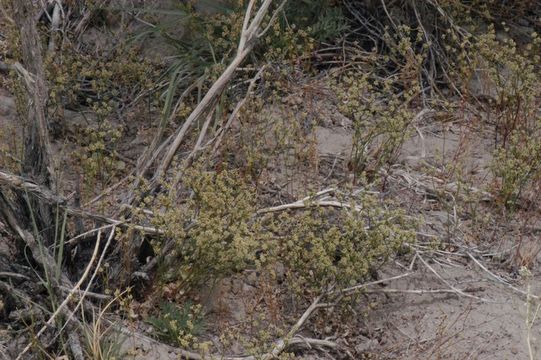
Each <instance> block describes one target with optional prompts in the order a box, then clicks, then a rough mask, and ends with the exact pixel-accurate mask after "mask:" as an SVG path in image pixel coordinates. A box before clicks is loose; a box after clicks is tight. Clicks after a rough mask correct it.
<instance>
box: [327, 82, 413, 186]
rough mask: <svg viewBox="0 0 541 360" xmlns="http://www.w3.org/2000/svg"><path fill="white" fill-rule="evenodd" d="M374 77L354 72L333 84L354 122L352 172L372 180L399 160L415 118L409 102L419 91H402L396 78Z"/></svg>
mask: <svg viewBox="0 0 541 360" xmlns="http://www.w3.org/2000/svg"><path fill="white" fill-rule="evenodd" d="M373 75H374V74H373V73H359V72H350V73H346V74H345V75H344V76H342V77H340V78H339V79H338V80H335V82H334V84H333V87H334V89H336V94H337V97H338V99H339V101H340V107H339V108H340V110H341V112H343V113H344V114H345V115H346V116H348V117H349V118H351V119H352V120H353V127H354V137H353V149H352V155H351V157H352V159H351V165H352V170H353V171H354V172H355V173H356V174H357V175H368V176H369V177H373V174H374V173H376V172H377V171H378V170H379V169H380V168H381V167H382V166H385V165H390V164H392V163H393V162H394V161H395V160H396V157H397V156H398V152H399V150H400V148H401V146H402V143H403V142H404V140H405V139H406V138H407V134H408V132H409V130H410V126H409V125H410V124H411V122H412V120H413V118H414V114H413V111H412V110H411V108H410V106H409V103H410V102H411V99H412V98H414V97H415V96H416V95H417V92H418V87H415V86H414V87H411V88H409V89H407V90H404V91H401V92H399V91H398V90H397V89H396V88H395V87H394V85H395V84H394V83H393V81H392V79H388V80H383V81H379V80H377V79H373Z"/></svg>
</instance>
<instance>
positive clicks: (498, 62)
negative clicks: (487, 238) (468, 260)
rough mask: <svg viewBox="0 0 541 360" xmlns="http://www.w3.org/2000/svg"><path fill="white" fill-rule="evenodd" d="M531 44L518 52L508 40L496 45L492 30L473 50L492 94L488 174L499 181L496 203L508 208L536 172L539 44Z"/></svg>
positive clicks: (540, 125) (540, 148)
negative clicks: (492, 138) (492, 127)
mask: <svg viewBox="0 0 541 360" xmlns="http://www.w3.org/2000/svg"><path fill="white" fill-rule="evenodd" d="M532 38H533V41H532V43H531V44H529V45H527V46H526V47H525V48H523V49H520V48H518V46H517V44H516V43H515V42H514V41H513V40H511V39H508V38H506V39H504V40H503V41H499V40H498V39H497V37H496V34H495V32H494V30H493V29H492V30H491V31H489V32H488V33H487V34H485V35H484V36H481V37H479V38H478V42H477V44H476V47H477V48H478V52H477V54H478V57H479V58H480V60H479V62H481V63H482V64H483V65H484V67H483V68H484V69H485V70H484V72H485V76H486V78H487V82H488V84H489V86H490V88H491V93H492V94H491V96H492V97H491V98H490V106H491V108H492V111H491V112H490V116H491V118H492V119H491V120H493V121H494V123H495V126H496V129H495V130H496V136H497V139H496V150H495V154H494V161H493V163H492V170H493V173H494V175H495V176H496V178H497V179H498V180H499V183H498V184H497V191H498V193H499V196H500V201H501V203H502V204H504V205H506V206H513V205H514V203H515V202H516V200H517V199H518V198H519V197H520V195H521V194H522V193H523V190H524V189H525V187H526V186H527V185H528V184H533V183H535V182H536V181H537V180H538V179H539V175H540V171H541V168H540V165H541V164H540V163H539V156H540V154H541V152H540V151H541V142H540V141H539V135H540V132H541V118H540V117H539V114H538V109H539V97H540V95H541V86H539V81H540V80H541V78H540V77H539V69H540V68H541V61H540V57H539V49H540V44H541V41H540V40H539V36H538V35H537V34H533V35H532Z"/></svg>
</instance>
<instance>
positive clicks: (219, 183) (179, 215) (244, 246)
mask: <svg viewBox="0 0 541 360" xmlns="http://www.w3.org/2000/svg"><path fill="white" fill-rule="evenodd" d="M183 186H184V187H185V191H186V192H187V194H189V196H188V198H187V200H186V203H185V204H184V205H183V206H181V207H178V205H177V204H176V197H177V192H176V191H173V190H171V191H169V193H168V194H167V195H163V196H160V197H159V199H158V206H159V209H160V210H159V215H157V216H156V217H155V218H154V223H155V224H156V225H157V226H159V227H161V228H162V229H164V230H165V232H166V235H167V236H169V237H172V238H174V239H175V242H176V247H175V250H174V252H173V254H171V256H170V258H169V260H168V261H167V263H166V264H164V266H163V268H164V269H167V270H165V272H164V274H163V279H164V280H165V281H177V282H179V283H180V284H181V285H182V287H183V288H184V290H185V291H186V290H189V289H190V288H192V287H193V286H195V285H198V284H201V283H203V282H206V281H211V280H213V279H217V278H220V277H223V276H227V275H229V274H231V273H233V272H235V271H239V270H241V269H243V268H245V267H246V266H247V265H248V264H250V263H252V262H253V260H254V256H255V250H256V248H257V246H258V244H259V242H260V241H261V239H260V237H261V236H262V235H264V234H261V231H260V230H259V224H258V223H256V222H253V221H252V215H253V214H254V213H255V210H256V209H255V202H254V200H255V196H254V193H253V190H252V189H250V187H248V186H247V185H246V184H244V183H243V181H242V179H241V178H240V177H239V176H238V173H235V172H231V171H222V172H220V173H215V172H209V171H203V170H201V169H199V171H196V170H189V171H187V172H186V174H184V183H183ZM189 222H193V224H194V225H193V226H192V227H188V224H189ZM186 228H188V229H186ZM173 263H174V264H175V266H169V265H170V264H173Z"/></svg>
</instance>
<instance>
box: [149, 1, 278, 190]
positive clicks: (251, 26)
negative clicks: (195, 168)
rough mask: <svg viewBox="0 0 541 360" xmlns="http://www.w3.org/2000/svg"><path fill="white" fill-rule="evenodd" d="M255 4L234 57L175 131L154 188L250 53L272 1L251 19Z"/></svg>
mask: <svg viewBox="0 0 541 360" xmlns="http://www.w3.org/2000/svg"><path fill="white" fill-rule="evenodd" d="M255 3H256V1H255V0H250V2H249V4H248V7H247V10H246V14H245V17H244V23H243V28H242V31H241V35H240V41H239V46H238V49H237V54H236V56H235V57H234V58H233V60H232V61H231V63H230V64H229V66H228V67H227V68H226V69H225V71H224V72H223V73H222V75H221V76H220V77H219V78H218V80H216V82H215V83H214V84H213V85H212V86H211V88H210V89H209V91H208V92H207V93H206V94H205V96H204V97H203V99H202V100H201V102H200V103H199V104H198V105H197V107H196V108H195V109H194V110H193V111H192V113H191V114H190V115H189V116H188V118H187V119H186V121H185V122H184V124H183V125H182V127H181V128H180V129H178V130H177V132H176V134H175V137H174V139H173V142H172V143H171V145H170V146H169V149H168V150H167V153H166V154H165V157H164V158H163V160H162V162H161V164H160V165H159V166H158V168H157V170H156V173H155V175H154V177H153V180H152V183H153V184H152V185H153V186H154V187H155V186H157V184H158V181H159V179H160V178H161V177H162V176H163V175H164V174H165V172H166V171H167V169H168V168H169V166H170V165H171V162H172V160H173V157H174V156H175V154H176V152H177V150H178V148H179V147H180V145H181V143H182V141H183V140H184V137H185V136H186V134H187V132H188V130H189V129H190V127H191V126H192V125H193V124H194V122H195V121H196V120H198V119H199V118H200V117H201V116H202V115H204V114H205V113H206V112H207V111H209V109H210V107H211V105H212V104H213V103H214V102H215V101H216V99H217V98H218V97H219V96H220V94H221V93H222V91H223V90H224V88H225V87H226V85H227V84H228V83H229V81H230V80H231V79H232V78H233V75H234V73H235V70H236V69H237V67H239V65H240V64H241V63H242V62H243V61H244V59H245V58H246V56H247V55H248V54H249V53H250V52H251V51H252V49H253V47H254V45H255V43H256V41H257V39H258V38H259V37H260V34H259V29H260V26H261V23H262V22H263V19H264V17H265V15H266V14H267V12H268V10H269V7H270V5H271V4H272V0H264V1H263V3H262V4H261V6H260V7H259V9H258V10H257V12H256V13H255V15H254V17H253V18H252V10H253V8H254V6H255Z"/></svg>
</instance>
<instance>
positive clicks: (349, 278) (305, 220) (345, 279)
mask: <svg viewBox="0 0 541 360" xmlns="http://www.w3.org/2000/svg"><path fill="white" fill-rule="evenodd" d="M358 197H359V199H355V200H357V201H359V200H360V203H362V206H361V209H359V208H357V209H354V201H353V199H352V202H351V208H349V207H347V205H348V203H347V202H346V203H345V204H344V205H345V206H346V207H345V208H342V209H332V208H322V207H317V206H314V207H310V205H309V204H307V205H308V207H307V208H306V210H303V211H300V212H298V213H284V214H281V215H279V216H277V217H276V218H275V220H276V222H275V223H273V225H272V226H270V229H272V231H273V232H275V233H276V240H275V242H271V243H269V244H263V245H262V248H263V250H264V252H263V255H264V256H266V257H267V258H263V261H269V260H270V262H272V261H280V262H282V263H283V264H284V265H285V267H286V269H287V272H288V275H287V279H288V282H289V284H290V285H291V288H292V289H294V290H295V291H296V292H297V293H302V292H305V291H313V292H315V293H317V292H320V291H321V290H322V289H326V288H327V287H328V286H330V285H336V286H337V287H347V286H351V285H353V284H356V283H358V282H361V281H362V280H363V279H365V278H366V277H367V275H369V274H370V273H371V272H372V271H374V270H375V269H377V268H378V267H379V266H380V265H381V264H383V263H384V262H385V261H386V260H387V259H388V258H389V257H391V256H393V255H394V254H396V252H397V251H398V250H399V249H400V248H401V247H402V246H403V244H404V243H412V242H413V241H414V239H415V233H414V232H413V231H412V230H413V229H414V227H415V221H412V220H407V219H406V217H405V216H404V214H403V213H402V212H401V211H397V210H391V209H387V208H386V207H385V205H384V204H382V203H380V202H379V201H378V200H377V199H376V198H374V197H373V196H371V195H368V194H363V195H360V196H358ZM265 252H268V254H265Z"/></svg>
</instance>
